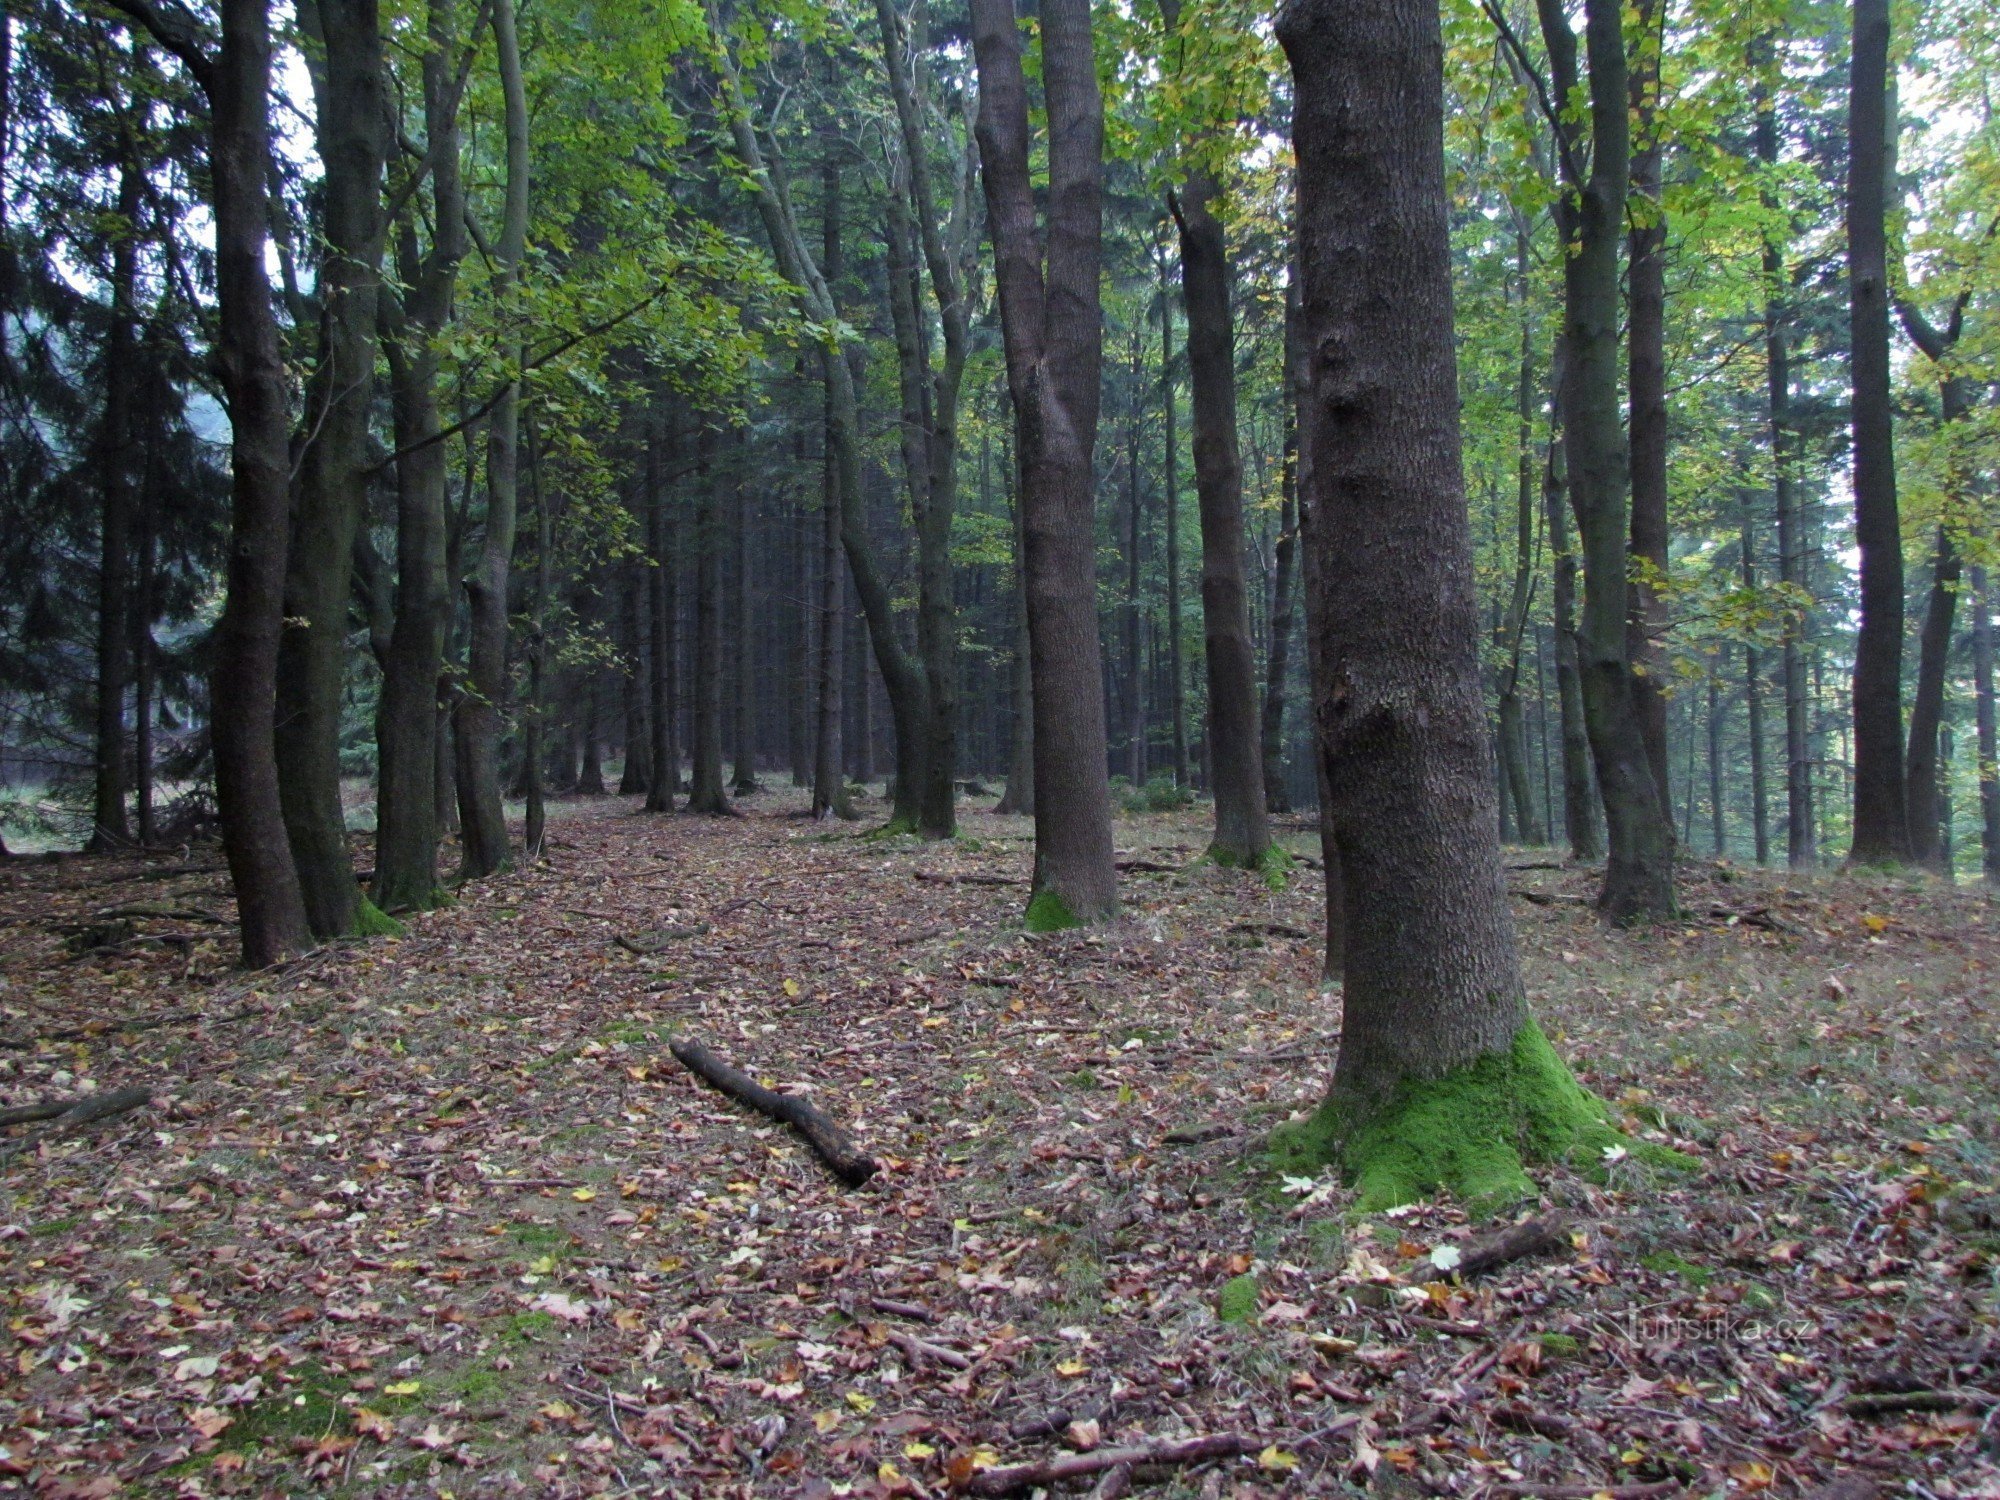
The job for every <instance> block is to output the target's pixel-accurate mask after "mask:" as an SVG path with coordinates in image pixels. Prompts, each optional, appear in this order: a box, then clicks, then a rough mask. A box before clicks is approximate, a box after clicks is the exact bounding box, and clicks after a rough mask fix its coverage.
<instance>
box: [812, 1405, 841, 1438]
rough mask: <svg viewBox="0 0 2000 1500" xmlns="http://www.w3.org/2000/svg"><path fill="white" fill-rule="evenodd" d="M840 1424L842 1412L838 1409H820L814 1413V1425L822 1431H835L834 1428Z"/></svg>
mask: <svg viewBox="0 0 2000 1500" xmlns="http://www.w3.org/2000/svg"><path fill="white" fill-rule="evenodd" d="M839 1425H840V1413H839V1412H837V1411H831V1410H829V1411H820V1412H814V1413H813V1426H814V1427H816V1428H817V1429H819V1431H820V1432H822V1433H827V1432H831V1431H833V1429H834V1428H836V1427H838V1426H839Z"/></svg>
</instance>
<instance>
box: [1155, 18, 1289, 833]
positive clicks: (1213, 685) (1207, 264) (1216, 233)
mask: <svg viewBox="0 0 2000 1500" xmlns="http://www.w3.org/2000/svg"><path fill="white" fill-rule="evenodd" d="M1164 8H1165V9H1166V10H1167V11H1168V12H1169V13H1172V12H1174V11H1176V10H1177V9H1178V6H1177V5H1176V4H1175V3H1174V0H1167V4H1166V6H1165V7H1164ZM1217 193H1218V189H1217V187H1216V184H1215V182H1214V180H1213V179H1212V178H1211V177H1209V176H1208V174H1206V173H1205V172H1193V173H1190V174H1189V176H1188V180H1187V185H1186V187H1185V188H1184V189H1183V190H1182V191H1181V192H1180V193H1178V194H1176V195H1173V196H1172V197H1171V198H1170V199H1169V202H1170V203H1171V206H1172V208H1173V213H1174V222H1175V224H1176V225H1177V226H1178V227H1179V229H1180V242H1181V296H1182V299H1183V301H1184V302H1185V304H1186V307H1187V323H1188V346H1187V352H1188V374H1189V377H1190V380H1191V383H1192V385H1193V388H1194V476H1195V489H1196V492H1197V494H1198V496H1199V498H1200V501H1201V611H1202V628H1203V635H1204V637H1205V643H1206V646H1207V651H1206V654H1205V659H1206V661H1207V664H1208V750H1209V762H1210V768H1211V769H1210V775H1211V780H1210V787H1211V788H1212V790H1213V793H1214V797H1215V837H1214V840H1213V841H1212V842H1211V843H1210V845H1209V853H1210V855H1211V856H1212V857H1213V858H1214V859H1215V860H1216V861H1217V862H1218V863H1220V864H1226V865H1237V866H1252V865H1255V864H1257V863H1258V862H1259V861H1261V860H1262V859H1263V858H1264V854H1265V851H1266V850H1268V849H1269V848H1270V847H1271V826H1270V819H1269V817H1268V815H1267V813H1266V811H1265V807H1264V775H1263V764H1262V759H1261V757H1260V755H1259V753H1258V740H1257V685H1256V684H1257V658H1256V652H1255V651H1254V650H1253V649H1252V648H1251V645H1250V605H1249V596H1248V590H1247V588H1246V586H1245V583H1244V568H1243V461H1242V458H1241V456H1240V454H1239V453H1238V451H1237V444H1236V331H1235V323H1234V320H1233V318H1232V316H1231V313H1230V306H1229V301H1230V279H1231V274H1232V272H1231V267H1230V264H1229V253H1228V248H1227V246H1226V244H1225V242H1224V239H1223V233H1222V222H1221V220H1219V219H1217V218H1216V217H1215V213H1214V211H1213V209H1212V208H1211V207H1210V204H1211V203H1212V202H1213V201H1214V199H1215V197H1216V196H1217Z"/></svg>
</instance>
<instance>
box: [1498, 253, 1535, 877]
mask: <svg viewBox="0 0 2000 1500" xmlns="http://www.w3.org/2000/svg"><path fill="white" fill-rule="evenodd" d="M1515 242H1516V243H1515V248H1516V255H1517V260H1518V265H1519V292H1520V299H1521V353H1520V360H1519V367H1518V370H1517V373H1516V378H1515V403H1514V409H1515V424H1514V441H1515V455H1514V489H1515V497H1514V500H1515V503H1514V586H1513V589H1512V591H1511V593H1510V595H1509V598H1508V603H1507V615H1506V622H1505V625H1504V627H1503V630H1502V634H1501V640H1500V692H1499V705H1498V706H1499V713H1498V720H1499V723H1498V727H1497V732H1498V738H1499V742H1500V745H1499V748H1500V772H1501V782H1502V789H1501V790H1502V795H1501V802H1500V810H1501V814H1502V816H1503V818H1504V816H1505V814H1506V811H1507V808H1508V806H1509V805H1510V804H1511V805H1512V807H1513V810H1514V825H1515V829H1516V837H1517V838H1519V840H1520V841H1521V842H1522V843H1524V844H1539V843H1541V842H1542V829H1541V821H1540V819H1539V818H1537V817H1536V816H1535V803H1534V797H1533V795H1532V794H1531V792H1530V791H1529V788H1528V748H1527V731H1526V729H1525V727H1524V725H1523V722H1522V714H1521V644H1522V642H1523V641H1524V640H1525V639H1526V637H1527V633H1528V605H1529V603H1530V602H1531V601H1532V599H1533V597H1534V576H1535V508H1536V503H1537V499H1538V497H1537V494H1536V489H1537V486H1536V482H1535V452H1534V440H1535V420H1534V413H1535V360H1534V348H1535V342H1534V341H1535V331H1534V320H1533V319H1532V318H1531V317H1530V315H1529V311H1528V294H1529V286H1528V237H1527V235H1526V233H1524V232H1521V231H1518V230H1517V231H1516V234H1515ZM1503 837H1504V832H1503Z"/></svg>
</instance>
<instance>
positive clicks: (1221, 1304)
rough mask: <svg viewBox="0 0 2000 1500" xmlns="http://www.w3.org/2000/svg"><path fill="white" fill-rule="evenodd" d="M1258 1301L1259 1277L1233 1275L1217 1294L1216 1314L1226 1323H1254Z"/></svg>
mask: <svg viewBox="0 0 2000 1500" xmlns="http://www.w3.org/2000/svg"><path fill="white" fill-rule="evenodd" d="M1257 1302H1258V1296H1257V1278H1256V1277H1255V1276H1232V1277H1230V1278H1229V1280H1227V1281H1225V1282H1223V1283H1222V1290H1221V1291H1220V1292H1218V1293H1217V1294H1216V1298H1215V1315H1216V1317H1218V1318H1220V1319H1221V1320H1222V1321H1223V1322H1225V1323H1254V1322H1255V1321H1256V1320H1257Z"/></svg>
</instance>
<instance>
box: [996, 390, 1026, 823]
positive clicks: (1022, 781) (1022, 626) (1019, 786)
mask: <svg viewBox="0 0 2000 1500" xmlns="http://www.w3.org/2000/svg"><path fill="white" fill-rule="evenodd" d="M1013 409H1014V408H1013V401H1012V399H1011V398H1009V399H1008V405H1007V412H1008V415H1009V416H1012V415H1013ZM1017 452H1018V449H1017V448H1016V446H1015V444H1014V443H1013V442H1011V441H1010V442H1009V443H1008V444H1007V450H1006V452H1005V454H1004V455H1003V462H1002V468H1003V470H1004V472H1005V475H1006V480H1005V483H1006V489H1007V512H1008V516H1009V519H1011V520H1012V521H1013V523H1014V525H1013V530H1014V587H1013V590H1012V595H1013V605H1014V660H1013V672H1012V684H1011V685H1012V688H1013V694H1014V737H1013V747H1012V750H1011V753H1010V754H1009V757H1008V761H1007V791H1006V793H1005V795H1003V796H1002V797H1001V798H1000V803H999V806H997V807H995V808H994V809H993V810H994V811H995V812H996V813H1018V814H1020V815H1021V816H1023V817H1030V818H1031V817H1033V816H1034V815H1035V677H1034V667H1033V662H1032V656H1033V653H1032V652H1031V651H1030V650H1029V649H1028V562H1027V543H1026V540H1025V539H1024V538H1023V536H1022V534H1021V494H1020V465H1019V463H1018V462H1016V454H1017Z"/></svg>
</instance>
